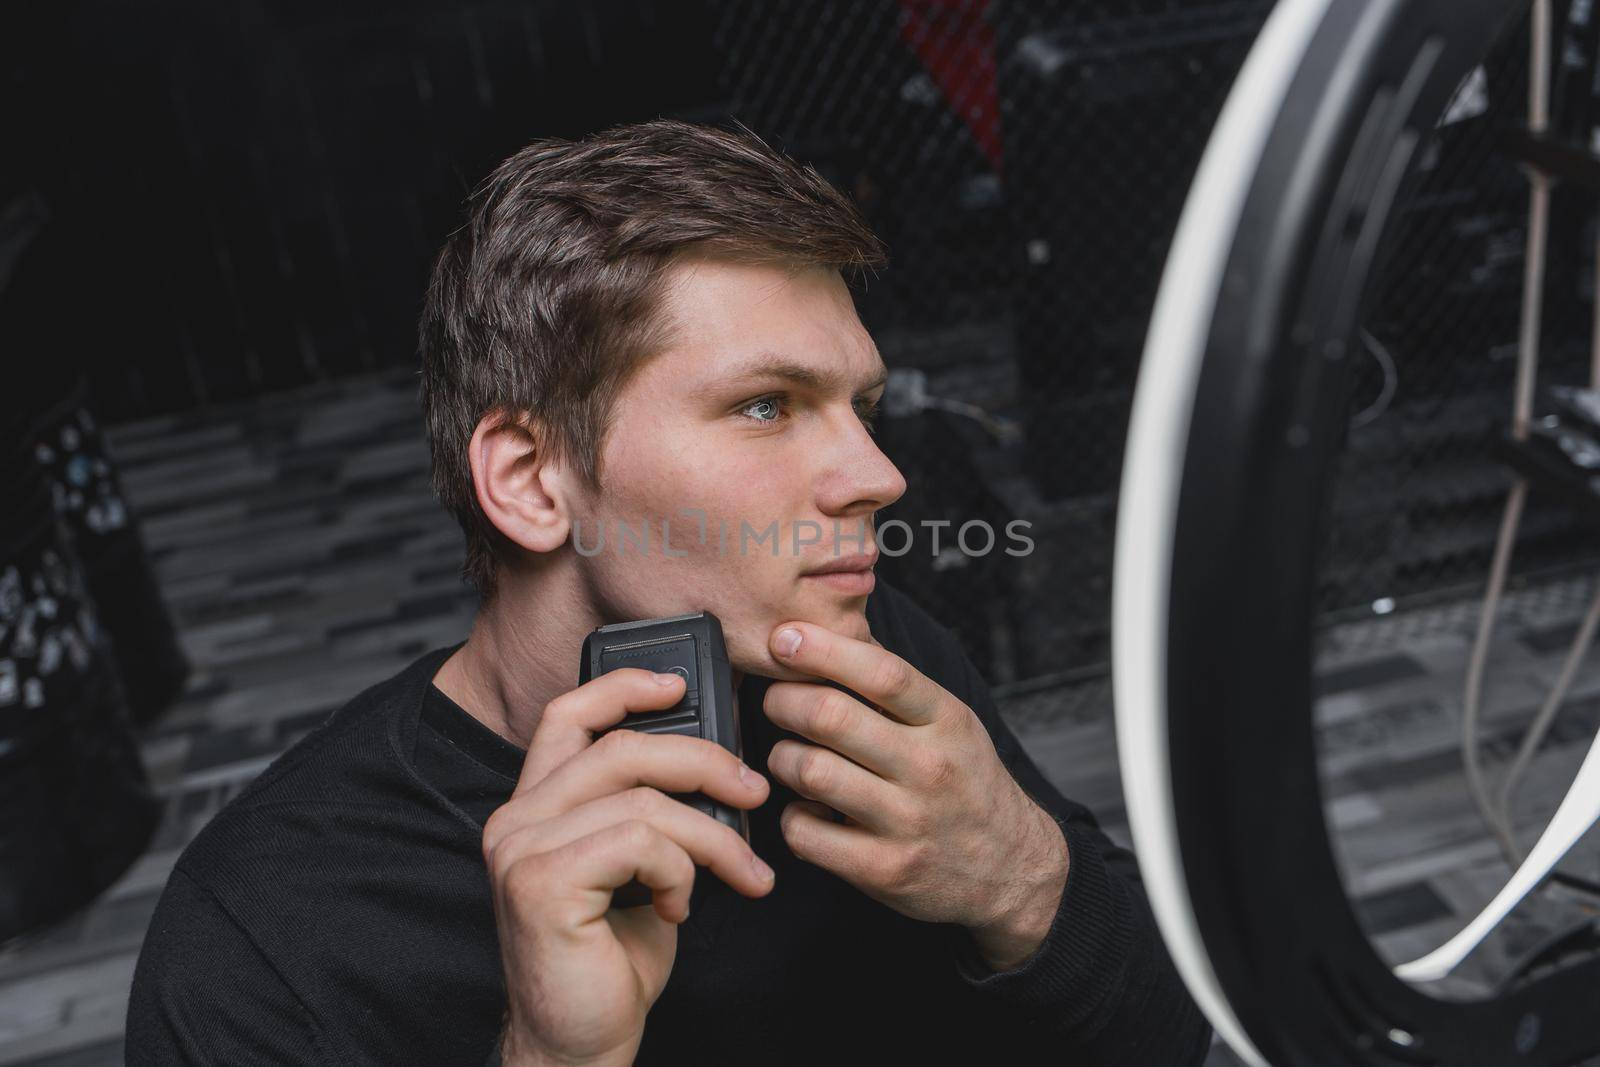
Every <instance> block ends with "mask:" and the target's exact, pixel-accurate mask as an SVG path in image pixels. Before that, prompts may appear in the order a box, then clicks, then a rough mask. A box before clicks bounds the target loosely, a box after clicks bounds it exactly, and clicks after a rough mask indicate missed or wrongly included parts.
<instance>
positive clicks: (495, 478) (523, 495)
mask: <svg viewBox="0 0 1600 1067" xmlns="http://www.w3.org/2000/svg"><path fill="white" fill-rule="evenodd" d="M467 455H468V459H469V461H470V463H471V465H472V487H473V490H474V491H475V492H476V493H477V495H478V507H480V508H482V509H483V513H484V515H486V516H487V517H488V519H489V521H490V522H492V523H494V526H495V529H497V530H499V531H500V532H501V533H502V534H504V535H505V536H506V538H508V539H509V540H510V541H511V542H512V543H513V544H516V545H520V546H521V547H522V548H525V549H527V550H528V551H529V552H553V551H554V550H556V549H557V548H560V547H561V546H562V545H563V544H565V543H566V540H567V534H568V532H569V531H570V529H571V525H572V522H571V515H570V514H569V512H568V510H567V506H568V500H567V485H566V478H567V475H566V472H565V471H564V470H563V469H562V468H561V466H560V465H559V464H557V463H555V462H554V461H553V460H552V458H551V457H550V455H549V454H548V450H547V449H544V448H543V447H542V446H541V443H540V438H539V435H538V434H537V433H536V432H535V430H534V428H533V427H532V426H531V425H530V424H529V422H527V421H526V420H517V419H514V418H512V417H509V416H507V415H505V414H504V413H501V412H491V413H489V414H488V415H485V416H484V417H483V418H482V419H480V420H479V421H478V426H477V429H475V430H474V431H473V432H472V443H471V445H470V446H469V447H468V452H467Z"/></svg>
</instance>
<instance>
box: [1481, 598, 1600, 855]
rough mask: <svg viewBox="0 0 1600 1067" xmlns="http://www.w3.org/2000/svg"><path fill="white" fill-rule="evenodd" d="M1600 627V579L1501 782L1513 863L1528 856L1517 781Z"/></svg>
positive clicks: (1505, 840)
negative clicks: (1517, 813) (1516, 816)
mask: <svg viewBox="0 0 1600 1067" xmlns="http://www.w3.org/2000/svg"><path fill="white" fill-rule="evenodd" d="M1596 628H1600V583H1596V586H1595V594H1594V598H1593V599H1592V600H1590V602H1589V613H1588V614H1587V615H1585V616H1584V618H1583V625H1582V626H1580V627H1578V636H1577V637H1576V638H1575V639H1574V640H1573V642H1572V648H1571V650H1570V651H1568V653H1567V661H1566V663H1565V664H1563V665H1562V668H1561V676H1560V677H1559V678H1557V679H1556V684H1555V688H1553V689H1551V690H1550V695H1549V696H1548V697H1546V698H1545V702H1544V706H1543V707H1542V708H1540V709H1539V714H1538V715H1537V716H1535V717H1534V720H1533V723H1532V725H1530V726H1529V727H1528V732H1527V734H1525V735H1524V736H1523V738H1522V746H1521V747H1520V748H1519V749H1517V756H1516V759H1514V760H1513V761H1512V762H1511V767H1510V769H1509V770H1507V771H1506V776H1505V780H1504V781H1503V782H1502V783H1501V785H1500V826H1501V827H1502V829H1503V830H1504V833H1503V834H1502V835H1500V850H1501V851H1502V852H1504V853H1505V854H1506V858H1507V859H1508V860H1509V861H1510V862H1511V866H1513V867H1515V866H1517V865H1518V864H1520V863H1521V862H1522V860H1523V858H1524V854H1523V852H1522V850H1521V849H1520V848H1519V847H1518V846H1517V842H1516V838H1515V837H1514V836H1513V832H1512V819H1511V806H1512V802H1513V800H1514V794H1515V791H1516V788H1517V784H1518V782H1519V781H1520V780H1521V778H1522V776H1523V774H1525V773H1526V772H1527V770H1528V764H1529V763H1530V762H1531V761H1532V759H1533V753H1534V751H1535V750H1536V749H1538V747H1539V745H1540V744H1541V743H1542V742H1543V741H1544V735H1545V734H1546V733H1548V732H1549V730H1550V726H1551V724H1552V723H1553V722H1554V721H1555V718H1556V714H1557V713H1558V712H1559V711H1560V710H1561V705H1562V704H1564V703H1565V702H1566V699H1567V691H1568V690H1569V689H1571V688H1572V679H1573V677H1574V676H1575V675H1576V674H1577V673H1578V666H1579V665H1580V664H1581V663H1582V662H1583V657H1584V654H1585V653H1586V652H1588V650H1589V646H1590V645H1591V644H1593V643H1594V634H1595V630H1596Z"/></svg>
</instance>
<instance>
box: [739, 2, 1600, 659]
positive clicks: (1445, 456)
mask: <svg viewBox="0 0 1600 1067" xmlns="http://www.w3.org/2000/svg"><path fill="white" fill-rule="evenodd" d="M1271 6H1272V5H1271V3H1270V2H1265V0H1241V2H1217V0H1212V2H1202V0H1137V2H1120V3H1097V2H1081V0H1079V2H1072V0H1026V2H1024V0H866V2H857V0H851V2H833V3H799V2H774V3H766V4H762V5H759V7H752V6H751V5H744V4H737V3H733V2H725V3H722V4H720V5H716V6H715V8H714V10H715V17H714V25H715V33H716V35H717V45H718V49H719V51H720V52H721V53H722V54H723V55H724V57H725V62H726V69H725V76H726V79H727V80H726V84H727V95H728V97H729V100H730V108H731V110H732V112H733V113H734V114H735V115H737V116H738V117H739V118H741V119H742V120H743V121H745V122H746V123H748V124H749V125H750V126H751V127H753V128H754V129H755V130H757V131H758V132H759V133H761V134H763V135H764V136H766V137H768V138H769V139H771V140H772V141H773V142H774V143H776V144H779V145H780V146H782V147H784V148H786V149H787V150H789V151H790V152H792V153H793V154H795V155H797V156H799V157H801V158H804V159H807V160H809V161H811V162H813V163H815V164H816V165H817V166H818V167H819V169H821V170H823V171H824V173H827V174H828V175H829V176H830V177H831V178H833V179H834V180H835V181H836V182H838V183H839V184H840V185H841V186H843V187H844V188H846V189H849V190H850V191H852V193H853V194H854V195H855V196H856V197H857V199H858V201H859V202H860V203H861V205H862V207H863V209H864V210H865V211H866V213H867V214H868V217H869V219H870V221H871V222H872V223H873V225H874V226H875V227H876V228H877V229H878V231H879V233H880V234H881V235H882V236H883V237H884V238H885V240H886V241H887V242H888V244H889V246H890V252H891V264H890V268H889V270H888V271H887V272H886V273H885V274H884V275H883V276H882V277H880V278H878V279H876V280H874V281H873V282H872V283H871V284H870V285H869V287H868V288H867V290H866V291H865V293H864V294H863V296H862V299H861V308H862V315H863V318H864V319H865V320H866V322H867V324H868V326H869V328H870V329H872V331H873V333H874V336H875V337H876V338H877V339H878V342H879V347H880V349H881V350H882V352H883V354H884V357H885V359H886V360H887V361H888V362H889V364H890V366H891V367H892V368H894V369H895V370H896V374H897V377H900V378H902V379H905V378H910V379H911V380H912V381H913V382H914V383H915V385H916V387H917V389H918V390H920V391H921V393H923V394H926V397H931V398H932V402H926V401H924V402H923V403H921V404H912V405H909V406H908V405H902V407H901V412H900V413H901V415H902V416H903V417H901V418H898V419H893V420H890V425H889V426H888V427H887V428H886V430H885V431H884V434H883V438H884V444H885V448H886V450H888V451H889V452H890V454H891V456H892V457H893V458H894V459H895V460H896V462H898V463H899V464H901V466H902V469H904V470H905V471H906V472H907V476H908V480H909V481H910V482H911V483H912V489H911V490H910V491H909V492H908V494H907V497H906V498H905V499H904V500H903V501H902V502H901V503H900V504H898V505H896V506H895V507H894V508H891V509H889V510H888V511H887V512H885V514H884V518H885V519H887V518H890V517H900V518H902V519H904V520H905V521H906V522H908V523H910V524H911V525H912V526H917V525H918V524H919V523H920V522H922V521H924V520H931V521H949V522H950V523H951V524H952V525H951V526H950V527H948V528H945V529H944V530H943V531H942V532H944V533H945V534H946V538H947V541H948V537H949V534H950V533H951V532H953V531H954V530H956V529H957V528H959V526H960V524H961V523H962V522H964V521H968V520H973V519H981V520H984V521H986V522H988V523H990V524H991V525H993V526H996V527H997V528H998V527H1003V526H1004V525H1005V523H1007V522H1009V521H1011V520H1015V519H1022V520H1026V521H1027V522H1029V523H1031V527H1030V528H1029V531H1030V535H1031V536H1032V538H1033V540H1034V543H1035V548H1034V550H1033V552H1032V553H1031V554H1029V555H1027V556H1026V557H1021V558H1018V557H1011V556H1006V555H1004V554H1002V553H1000V552H993V553H990V554H988V555H986V556H982V557H979V558H971V557H969V556H967V555H966V554H963V553H960V552H954V551H950V550H949V547H948V545H946V546H945V548H946V550H945V551H942V552H939V553H934V552H933V551H931V547H932V546H931V544H930V543H929V542H928V541H926V540H924V541H919V542H918V543H917V544H916V547H915V550H914V551H911V552H908V553H906V554H905V555H904V556H901V557H900V558H897V559H893V560H886V561H885V563H884V565H883V566H884V571H885V573H886V575H887V576H889V577H890V579H891V580H897V581H898V582H899V583H900V584H901V585H902V586H904V587H905V588H907V589H908V590H909V591H911V592H912V593H913V595H915V596H917V597H919V598H920V599H921V600H922V601H923V602H924V604H925V605H926V606H927V607H929V609H930V610H932V611H933V612H934V614H936V615H937V616H939V617H940V618H942V619H944V620H946V621H947V622H949V623H951V624H952V625H954V626H955V627H956V628H957V629H958V630H960V631H961V635H962V637H963V639H964V641H965V642H966V644H967V646H968V647H969V648H970V649H972V650H973V651H974V654H975V656H976V658H978V659H979V660H980V663H981V665H982V666H983V667H984V668H985V670H986V671H987V673H988V674H989V675H990V677H991V678H992V679H993V680H996V681H1000V682H1014V681H1018V680H1023V679H1039V678H1044V677H1048V676H1052V675H1056V674H1062V676H1063V678H1064V679H1065V678H1066V677H1067V676H1068V675H1067V674H1064V673H1063V672H1069V673H1070V672H1074V671H1076V670H1080V669H1082V668H1084V667H1085V666H1087V665H1093V664H1104V663H1105V661H1106V659H1107V657H1108V651H1109V650H1108V626H1109V607H1110V600H1109V596H1110V589H1109V576H1110V569H1111V546H1112V537H1113V531H1114V523H1115V492H1116V488H1117V484H1118V478H1119V476H1120V469H1119V468H1120V463H1121V457H1122V449H1123V443H1124V435H1125V431H1126V423H1127V416H1128V411H1129V407H1130V402H1131V396H1132V388H1133V384H1134V379H1135V374H1136V371H1137V367H1138V358H1139V354H1140V351H1141V348H1142V345H1143V341H1144V331H1145V328H1146V324H1147V321H1148V316H1149V312H1150V309H1151V307H1152V305H1153V302H1154V298H1155V292H1156V288H1157V284H1158V282H1159V277H1160V271H1161V267H1162V264H1163V262H1164V259H1165V255H1166V251H1167V247H1168V244H1169V243H1170V240H1171V236H1172V233H1173V231H1174V229H1175V227H1176V223H1177V219H1178V215H1179V213H1180V211H1181V209H1182V205H1183V199H1184V196H1185V194H1186V193H1187V190H1188V186H1189V182H1190V179H1191V177H1192V175H1193V172H1194V170H1195V168H1196V166H1197V164H1198V162H1199V159H1200V155H1201V153H1202V151H1203V149H1204V147H1205V143H1206V139H1207V137H1208V136H1209V134H1210V130H1211V127H1212V125H1213V123H1214V121H1215V119H1216V116H1217V114H1218V112H1219V110H1220V108H1221V105H1222V103H1223V100H1224V99H1225V97H1226V94H1227V91H1228V88H1229V87H1230V85H1231V83H1232V81H1233V78H1234V76H1235V75H1236V73H1237V72H1238V69H1239V67H1240V65H1241V64H1242V62H1243V60H1244V57H1245V55H1246V54H1247V52H1248V50H1249V47H1250V45H1251V43H1252V42H1253V40H1254V38H1255V35H1256V33H1257V32H1258V31H1259V29H1260V26H1261V24H1262V23H1263V21H1264V20H1265V17H1266V15H1267V13H1268V12H1269V10H1270V9H1271ZM1587 11H1588V4H1587V0H1578V9H1577V12H1576V13H1577V18H1576V19H1574V20H1565V19H1564V20H1563V22H1562V24H1561V34H1562V37H1561V40H1560V42H1559V44H1558V49H1557V54H1558V55H1559V56H1561V57H1563V64H1564V65H1563V67H1562V71H1563V73H1562V80H1561V81H1560V82H1559V84H1558V88H1557V96H1556V104H1555V106H1556V109H1557V121H1558V122H1567V123H1568V125H1569V127H1570V128H1571V129H1573V130H1579V128H1580V127H1581V126H1582V122H1583V119H1582V116H1583V115H1586V114H1587V108H1588V101H1589V99H1590V89H1589V82H1588V80H1587V79H1588V77H1589V76H1591V75H1592V74H1593V71H1594V63H1593V58H1592V56H1593V40H1592V33H1591V32H1590V28H1589V27H1587V25H1578V24H1577V23H1579V22H1582V21H1583V20H1584V19H1585V18H1587ZM1569 23H1570V24H1569ZM1586 35H1587V36H1586ZM1586 42H1587V43H1586ZM1527 51H1528V40H1527V25H1526V22H1525V21H1524V22H1523V23H1522V24H1520V25H1519V26H1518V27H1516V28H1514V29H1513V31H1512V32H1511V33H1509V34H1508V35H1507V36H1506V37H1504V38H1503V39H1502V40H1500V41H1498V42H1495V43H1494V45H1493V47H1492V48H1491V49H1490V51H1489V53H1488V54H1487V56H1486V57H1485V59H1484V62H1483V65H1482V66H1481V67H1480V68H1479V69H1478V70H1477V71H1475V72H1474V74H1473V76H1472V77H1471V78H1469V79H1468V81H1467V83H1465V84H1464V85H1463V88H1462V90H1461V91H1460V92H1459V93H1458V96H1457V100H1456V102H1455V105H1454V106H1453V107H1452V109H1451V110H1450V111H1449V112H1448V113H1447V115H1446V116H1442V117H1441V124H1440V126H1439V127H1438V129H1437V131H1436V134H1435V136H1434V138H1433V140H1432V143H1431V144H1430V145H1429V146H1428V148H1427V150H1426V152H1425V155H1424V162H1423V167H1424V171H1425V173H1424V175H1423V177H1422V178H1421V181H1420V186H1419V189H1418V192H1417V194H1416V196H1415V197H1414V199H1413V200H1412V201H1411V202H1410V203H1409V204H1408V205H1407V206H1406V207H1405V209H1404V210H1403V211H1402V212H1400V213H1399V214H1398V215H1397V218H1396V221H1395V223H1394V224H1393V225H1392V228H1391V232H1390V235H1389V237H1388V238H1387V240H1388V242H1389V246H1390V247H1389V254H1388V256H1387V257H1386V260H1385V262H1386V266H1385V268H1384V270H1383V272H1382V274H1381V275H1380V277H1378V278H1377V279H1375V282H1374V286H1373V296H1372V299H1371V302H1370V307H1369V310H1368V313H1367V315H1366V322H1365V328H1364V329H1363V331H1362V334H1361V339H1362V343H1363V346H1364V348H1365V350H1366V353H1367V356H1368V358H1366V359H1364V360H1363V361H1362V363H1361V365H1360V368H1359V369H1358V372H1357V373H1356V374H1355V375H1354V382H1353V387H1352V396H1351V401H1350V411H1351V420H1352V421H1351V432H1350V437H1349V448H1348V452H1347V453H1346V455H1345V456H1344V458H1343V462H1342V468H1341V472H1340V475H1339V479H1338V483H1337V486H1338V488H1337V493H1336V497H1335V500H1334V504H1333V510H1332V522H1331V533H1330V538H1329V543H1328V545H1327V546H1326V549H1325V563H1324V566H1323V568H1322V571H1321V574H1320V602H1319V605H1318V606H1319V610H1320V611H1321V613H1322V615H1323V617H1324V619H1325V621H1327V622H1329V623H1332V622H1335V621H1343V622H1349V621H1350V620H1353V619H1359V618H1362V617H1365V618H1371V617H1372V616H1373V614H1374V613H1376V614H1384V613H1387V612H1390V611H1393V610H1395V609H1396V608H1397V607H1401V608H1403V607H1405V606H1407V605H1410V604H1414V603H1421V602H1424V601H1429V600H1437V599H1439V598H1440V597H1446V598H1449V597H1454V598H1458V599H1459V598H1461V597H1465V596H1472V595H1475V594H1476V592H1477V591H1478V590H1479V589H1481V586H1482V582H1483V578H1484V575H1485V573H1486V571H1487V567H1488V563H1489V557H1490V553H1491V550H1492V547H1493V543H1494V535H1495V529H1496V525H1497V523H1498V521H1499V515H1500V508H1501V505H1502V503H1503V501H1504V497H1505V493H1506V490H1507V488H1508V487H1509V485H1510V476H1509V475H1508V474H1507V473H1506V472H1505V470H1504V469H1503V468H1502V467H1501V466H1500V465H1499V464H1498V463H1497V462H1495V460H1494V459H1493V458H1492V456H1491V452H1490V447H1491V444H1492V442H1493V440H1494V438H1495V436H1496V435H1497V434H1498V433H1500V432H1501V431H1502V430H1503V428H1504V426H1505V425H1506V422H1507V420H1508V419H1509V415H1510V409H1511V382H1512V378H1513V376H1514V369H1515V360H1516V339H1517V322H1518V314H1519V309H1520V306H1521V278H1522V268H1523V256H1524V250H1523V246H1524V242H1525V238H1526V228H1525V227H1526V217H1527V181H1526V179H1525V178H1524V177H1523V175H1522V174H1521V173H1520V171H1519V169H1518V166H1517V165H1516V164H1515V163H1514V162H1513V161H1512V160H1511V158H1510V157H1509V155H1508V154H1507V153H1506V152H1505V151H1504V150H1503V148H1502V144H1503V141H1504V136H1505V133H1506V131H1507V130H1508V129H1510V128H1511V127H1513V126H1515V125H1516V124H1517V123H1518V122H1520V121H1522V118H1523V116H1524V115H1525V113H1526V84H1527ZM1580 132H1581V131H1580ZM1584 136H1585V137H1586V136H1587V134H1584ZM1551 233H1552V235H1553V236H1552V241H1551V257H1550V261H1549V272H1548V276H1547V289H1548V295H1547V297H1546V305H1545V312H1546V319H1545V340H1546V344H1545V351H1544V353H1543V363H1542V366H1543V368H1544V371H1545V374H1544V379H1545V380H1552V381H1562V382H1568V383H1571V384H1582V383H1583V382H1585V381H1586V378H1587V366H1588V343H1589V322H1590V319H1591V317H1592V315H1593V298H1592V291H1593V248H1594V243H1595V235H1594V212H1593V209H1592V204H1591V194H1587V193H1584V192H1582V191H1574V190H1567V189H1562V190H1561V191H1560V192H1559V193H1558V195H1557V199H1556V203H1555V207H1554V211H1553V216H1552V226H1551ZM950 401H955V403H951V402H950ZM974 407H975V408H976V409H978V410H974ZM1259 521H1262V522H1271V521H1272V516H1271V514H1270V512H1269V511H1267V510H1263V513H1262V514H1261V515H1260V516H1259ZM1594 556H1595V552H1594V547H1593V538H1592V537H1591V536H1590V535H1589V533H1588V531H1587V529H1586V527H1585V526H1584V525H1583V524H1581V523H1579V522H1578V521H1576V520H1575V519H1574V518H1573V516H1572V515H1571V514H1570V513H1569V512H1568V511H1567V510H1566V509H1565V508H1563V507H1562V506H1561V505H1559V504H1557V503H1554V502H1552V501H1549V500H1540V499H1537V497H1536V499H1535V500H1534V502H1533V504H1532V506H1531V507H1530V509H1529V511H1528V513H1527V516H1526V518H1525V522H1524V532H1523V536H1522V538H1521V540H1520V541H1519V555H1518V557H1517V559H1518V570H1519V571H1520V572H1521V573H1523V574H1524V575H1531V574H1538V573H1543V572H1545V571H1548V570H1550V569H1558V570H1559V569H1563V568H1565V569H1570V568H1573V567H1575V566H1581V565H1584V564H1587V563H1589V562H1592V561H1593V559H1594Z"/></svg>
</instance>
